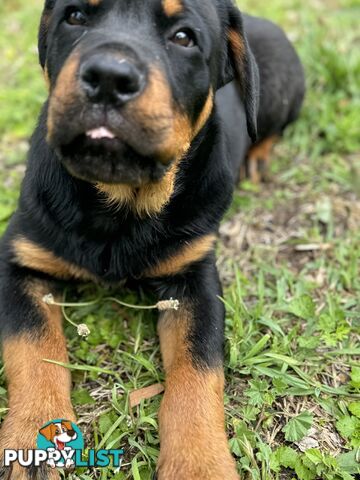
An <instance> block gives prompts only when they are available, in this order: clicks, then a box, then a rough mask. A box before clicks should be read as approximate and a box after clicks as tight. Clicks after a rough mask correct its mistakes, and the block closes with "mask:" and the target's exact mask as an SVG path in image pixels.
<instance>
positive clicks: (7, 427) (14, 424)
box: [0, 407, 74, 480]
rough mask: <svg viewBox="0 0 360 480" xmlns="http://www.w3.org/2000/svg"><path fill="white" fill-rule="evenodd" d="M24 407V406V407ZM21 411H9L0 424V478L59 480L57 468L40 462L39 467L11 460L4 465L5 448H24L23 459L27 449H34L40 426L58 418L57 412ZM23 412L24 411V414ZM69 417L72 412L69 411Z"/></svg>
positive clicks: (11, 479) (3, 479)
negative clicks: (46, 413) (19, 412)
mask: <svg viewBox="0 0 360 480" xmlns="http://www.w3.org/2000/svg"><path fill="white" fill-rule="evenodd" d="M25 408H26V407H25ZM25 408H24V412H22V413H21V414H14V413H12V414H11V413H10V414H9V415H8V416H7V417H6V418H5V420H4V422H3V423H2V425H1V430H0V480H59V479H60V475H59V473H58V471H57V470H54V469H51V468H50V466H48V465H46V464H42V465H41V466H39V467H36V466H29V467H22V466H20V465H19V463H18V462H15V461H14V462H11V463H10V466H5V465H4V452H5V450H15V451H19V450H24V456H25V460H26V459H27V456H28V452H27V451H28V450H34V449H36V447H37V445H36V440H37V436H38V434H39V430H40V428H41V427H42V426H43V425H44V424H46V423H47V422H48V421H49V420H51V419H53V418H54V419H55V418H59V416H58V414H57V415H56V414H55V415H52V416H51V415H50V417H48V416H43V415H42V414H40V413H39V412H37V414H36V413H33V412H31V413H30V412H27V413H26V412H25ZM24 413H26V414H25V415H24ZM70 415H71V417H70V418H73V417H74V415H73V413H72V412H71V413H70V412H69V416H70Z"/></svg>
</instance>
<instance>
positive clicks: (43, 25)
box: [38, 0, 56, 69]
mask: <svg viewBox="0 0 360 480" xmlns="http://www.w3.org/2000/svg"><path fill="white" fill-rule="evenodd" d="M55 2H56V0H46V1H45V6H44V10H43V12H42V15H41V20H40V27H39V35H38V50H39V60H40V65H41V67H42V68H43V69H45V65H46V54H47V40H48V32H49V25H50V20H51V13H52V10H53V8H54V6H55Z"/></svg>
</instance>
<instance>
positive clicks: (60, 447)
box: [55, 438, 65, 450]
mask: <svg viewBox="0 0 360 480" xmlns="http://www.w3.org/2000/svg"><path fill="white" fill-rule="evenodd" d="M55 443H56V448H57V449H58V450H64V448H65V443H64V442H60V440H58V439H57V438H56V439H55Z"/></svg>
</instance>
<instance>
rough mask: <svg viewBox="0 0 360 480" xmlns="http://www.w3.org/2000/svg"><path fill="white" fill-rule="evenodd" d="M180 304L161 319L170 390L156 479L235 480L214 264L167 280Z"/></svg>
mask: <svg viewBox="0 0 360 480" xmlns="http://www.w3.org/2000/svg"><path fill="white" fill-rule="evenodd" d="M163 294H164V297H167V298H169V297H174V298H177V299H179V301H180V305H181V307H180V309H179V310H178V311H177V312H166V313H165V314H163V315H162V317H161V318H160V321H159V335H160V342H161V351H162V356H163V361H164V366H165V370H166V389H165V395H164V399H163V401H162V405H161V409H160V414H159V421H160V441H161V448H160V458H159V462H158V471H157V478H158V480H237V479H239V475H238V473H237V471H236V467H235V461H234V459H233V457H232V456H231V454H230V451H229V447H228V442H227V437H226V433H225V419H224V405H223V389H224V373H223V343H224V308H223V305H222V303H221V301H220V299H219V295H221V287H220V283H219V279H218V274H217V270H216V267H215V263H214V260H213V259H212V258H210V257H209V258H207V259H205V260H203V261H202V262H200V263H198V264H196V265H193V266H192V267H191V271H189V272H188V273H186V274H183V275H178V276H177V277H173V278H171V279H168V280H167V281H166V287H164V290H163Z"/></svg>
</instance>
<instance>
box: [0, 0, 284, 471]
mask: <svg viewBox="0 0 360 480" xmlns="http://www.w3.org/2000/svg"><path fill="white" fill-rule="evenodd" d="M39 53H40V62H41V65H42V67H43V69H44V72H45V75H46V78H47V80H48V84H49V98H48V100H47V101H46V103H45V105H44V107H43V109H42V112H41V115H40V118H39V122H38V125H37V128H36V131H35V133H34V135H33V138H32V141H31V148H30V153H29V158H28V166H27V171H26V175H25V179H24V182H23V185H22V190H21V197H20V201H19V206H18V210H17V211H16V213H15V214H14V216H13V218H12V219H11V222H10V224H9V227H8V230H7V232H6V234H5V235H4V237H3V238H2V241H1V245H0V252H1V253H0V326H1V337H2V350H3V358H4V365H5V372H6V377H7V382H8V393H9V412H8V414H7V417H6V419H5V420H4V422H3V424H2V427H1V432H0V452H1V453H2V452H3V451H4V449H31V448H35V440H36V434H37V432H38V430H39V428H40V427H41V426H42V425H44V424H45V423H46V422H48V421H50V420H53V419H56V418H65V419H67V420H71V421H73V420H74V419H75V415H74V412H73V408H72V405H71V401H70V390H71V378H70V374H69V371H68V370H67V369H65V368H62V367H61V366H59V365H55V364H53V363H48V362H46V361H44V360H45V359H46V360H53V361H56V362H65V363H66V362H67V361H68V355H67V352H66V341H65V338H64V336H63V331H62V319H61V311H60V308H58V307H56V306H54V305H49V304H47V303H45V302H44V301H43V298H44V296H45V295H46V294H48V293H49V292H52V293H55V294H56V292H57V295H58V297H57V298H61V289H62V282H64V281H69V280H79V281H89V280H90V281H95V282H102V283H107V284H117V283H119V282H122V281H123V280H124V279H129V280H130V281H136V282H138V283H139V284H144V285H146V286H149V287H151V288H152V289H153V291H154V292H155V294H156V295H157V296H158V298H159V300H167V299H169V298H171V297H172V298H174V299H178V300H179V302H180V307H179V309H178V310H177V311H175V310H169V311H166V312H165V313H163V314H161V316H160V319H159V323H158V331H159V337H160V342H161V351H162V356H163V362H164V367H165V371H166V375H167V378H166V392H165V395H164V398H163V401H162V405H161V409H160V413H159V423H160V439H161V450H160V457H159V462H158V467H157V478H158V479H159V480H182V479H184V480H185V479H186V480H191V479H192V480H195V479H203V480H207V479H209V480H210V479H211V480H224V479H228V480H233V479H234V480H235V479H238V478H239V476H238V473H237V471H236V466H235V462H234V459H233V458H232V456H231V454H230V452H229V448H228V444H227V437H226V433H225V428H224V408H223V389H224V373H223V347H224V306H223V304H222V302H221V301H220V300H219V297H220V296H221V294H222V292H221V286H220V282H219V278H218V273H217V269H216V266H215V257H214V242H215V238H216V233H217V230H218V227H219V223H220V221H221V219H222V217H223V215H224V213H225V211H226V209H227V208H228V206H229V204H230V202H231V198H232V192H233V187H234V178H235V177H236V176H237V173H236V172H235V170H236V169H237V168H238V165H237V162H238V160H236V161H234V162H232V160H231V158H230V157H231V146H229V142H230V140H231V135H227V133H226V128H224V125H226V122H230V123H231V118H229V117H228V116H227V117H226V118H224V119H223V121H221V117H220V115H219V113H218V106H216V105H215V96H216V92H217V91H218V90H219V89H220V88H221V87H223V86H224V85H226V84H228V83H229V82H231V81H235V83H236V88H237V90H236V91H235V90H234V85H233V86H231V87H229V90H226V91H225V92H223V94H224V95H225V97H226V99H227V100H228V101H229V100H230V99H231V98H236V99H237V102H238V108H239V110H237V109H235V110H234V112H235V113H234V114H235V115H238V112H240V117H241V119H242V121H243V122H244V125H242V124H239V125H238V136H239V137H241V138H243V136H245V135H246V142H249V140H248V139H249V138H250V139H251V140H252V141H256V137H257V116H258V103H259V95H260V93H259V92H260V90H259V88H260V87H259V72H258V67H257V64H256V61H255V59H254V55H253V53H252V52H251V49H250V47H249V44H248V40H247V38H246V35H245V33H244V25H243V19H242V16H241V14H240V12H239V11H238V9H237V8H236V7H235V6H234V5H233V4H232V2H231V1H230V0H222V1H217V0H152V1H149V0H131V1H128V0H124V1H118V0H46V4H45V9H44V12H43V15H42V20H41V26H40V34H39ZM269 55H270V58H268V59H267V61H266V63H267V64H269V63H270V64H271V62H272V58H273V56H274V52H272V51H271V52H269ZM261 68H262V67H261V64H260V76H261ZM274 74H275V75H276V72H275V73H274ZM228 95H230V96H228ZM232 95H234V97H232ZM219 101H220V103H221V97H219V98H218V103H219ZM234 121H236V118H235V117H234ZM245 131H246V133H245ZM268 133H269V132H267V131H265V133H264V134H263V139H266V138H267V137H268ZM270 134H271V135H272V132H270ZM248 146H249V145H247V146H245V143H244V144H243V145H241V148H243V150H244V153H246V152H245V151H246V150H247V148H248ZM235 153H236V152H235ZM242 155H243V154H241V155H240V154H238V158H240V157H241V156H242ZM1 475H2V476H1ZM0 478H7V479H16V480H17V479H21V480H25V479H41V480H44V479H58V478H59V476H58V473H57V472H56V471H51V470H49V469H48V468H47V467H45V466H44V467H42V468H40V469H35V468H29V469H26V470H25V469H22V468H20V467H19V466H18V465H16V466H14V468H13V469H12V470H10V471H6V469H4V468H3V469H2V470H1V473H0Z"/></svg>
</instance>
